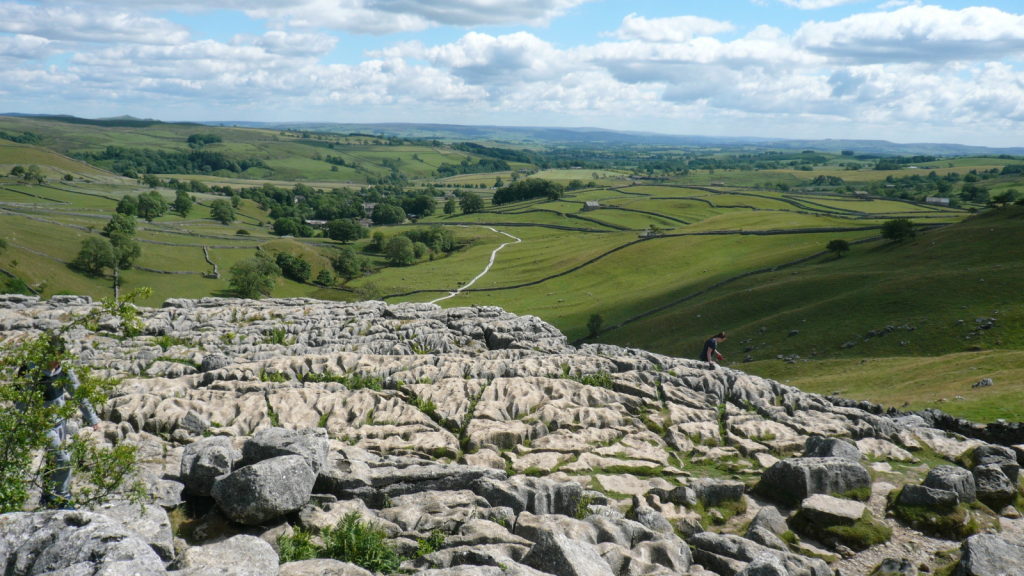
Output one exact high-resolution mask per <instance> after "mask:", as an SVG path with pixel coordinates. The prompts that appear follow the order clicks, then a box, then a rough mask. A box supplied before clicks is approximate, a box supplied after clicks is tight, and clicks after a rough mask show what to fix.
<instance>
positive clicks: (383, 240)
mask: <svg viewBox="0 0 1024 576" xmlns="http://www.w3.org/2000/svg"><path fill="white" fill-rule="evenodd" d="M387 241H388V237H387V236H385V235H384V233H383V232H381V231H380V230H377V231H376V232H374V233H373V238H371V239H370V243H369V244H367V245H366V247H367V249H369V250H376V251H377V252H383V251H384V245H385V244H387Z"/></svg>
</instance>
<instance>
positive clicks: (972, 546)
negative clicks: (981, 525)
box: [953, 534, 1024, 576]
mask: <svg viewBox="0 0 1024 576" xmlns="http://www.w3.org/2000/svg"><path fill="white" fill-rule="evenodd" d="M1022 566H1024V546H1021V545H1020V544H1015V543H1013V542H1010V541H1008V540H1005V539H1003V538H1000V537H999V536H996V535H994V534H978V535H976V536H971V537H970V538H968V539H967V540H965V541H964V543H963V544H962V545H961V546H960V561H959V562H958V563H957V565H956V569H955V570H954V571H953V576H1011V575H1014V574H1020V573H1021V567H1022Z"/></svg>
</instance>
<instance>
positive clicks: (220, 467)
mask: <svg viewBox="0 0 1024 576" xmlns="http://www.w3.org/2000/svg"><path fill="white" fill-rule="evenodd" d="M234 463H235V452H234V450H233V449H232V447H231V440H230V439H229V438H226V437H224V436H215V437H213V438H205V439H203V440H200V441H199V442H195V443H192V444H189V445H188V446H186V447H185V451H184V452H183V453H182V455H181V469H180V473H179V479H180V480H181V482H182V483H183V484H185V491H186V492H188V493H189V494H194V495H196V496H209V495H210V491H211V490H213V484H214V483H215V482H216V481H217V478H219V477H221V476H224V475H226V474H230V473H231V468H232V466H233V465H234Z"/></svg>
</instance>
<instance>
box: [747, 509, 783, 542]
mask: <svg viewBox="0 0 1024 576" xmlns="http://www.w3.org/2000/svg"><path fill="white" fill-rule="evenodd" d="M754 528H764V529H766V530H768V531H769V532H771V533H772V534H775V535H776V536H781V535H782V534H784V533H785V532H788V531H789V526H788V525H787V524H786V519H785V518H783V517H782V514H779V510H778V509H777V508H775V506H765V507H764V508H761V509H760V510H758V511H757V514H756V515H755V516H754V519H753V520H751V521H750V526H749V527H748V528H747V530H748V531H749V530H753V529H754Z"/></svg>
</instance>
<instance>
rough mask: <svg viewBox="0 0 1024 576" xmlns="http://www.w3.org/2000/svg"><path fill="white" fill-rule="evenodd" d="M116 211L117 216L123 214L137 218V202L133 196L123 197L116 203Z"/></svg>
mask: <svg viewBox="0 0 1024 576" xmlns="http://www.w3.org/2000/svg"><path fill="white" fill-rule="evenodd" d="M116 211H117V213H118V214H124V215H125V216H138V214H139V201H138V200H137V199H136V198H135V196H125V197H124V198H121V200H120V201H118V203H117V209H116Z"/></svg>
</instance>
